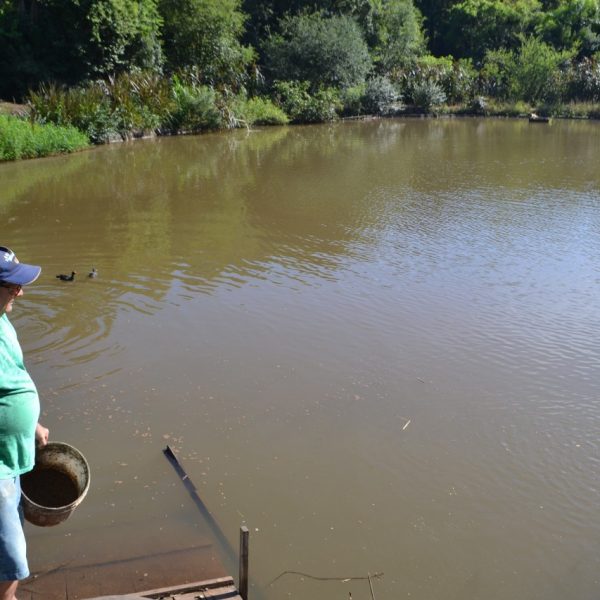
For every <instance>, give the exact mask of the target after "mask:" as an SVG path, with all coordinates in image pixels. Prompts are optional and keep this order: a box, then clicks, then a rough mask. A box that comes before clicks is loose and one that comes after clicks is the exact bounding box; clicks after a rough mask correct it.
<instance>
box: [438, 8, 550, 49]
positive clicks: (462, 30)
mask: <svg viewBox="0 0 600 600" xmlns="http://www.w3.org/2000/svg"><path fill="white" fill-rule="evenodd" d="M540 13H541V5H540V3H539V1H538V0H463V1H462V2H460V3H459V4H455V5H454V6H452V8H450V10H449V11H448V27H447V30H446V32H445V33H444V43H445V46H446V48H447V49H448V52H449V54H451V55H452V56H454V57H455V58H466V57H469V58H473V59H474V60H481V59H482V58H483V57H484V56H485V53H486V52H487V51H488V50H497V49H500V48H509V49H510V48H516V47H518V45H519V36H520V35H523V34H527V33H531V31H532V30H533V28H534V27H535V24H536V22H537V19H538V18H539V16H540Z"/></svg>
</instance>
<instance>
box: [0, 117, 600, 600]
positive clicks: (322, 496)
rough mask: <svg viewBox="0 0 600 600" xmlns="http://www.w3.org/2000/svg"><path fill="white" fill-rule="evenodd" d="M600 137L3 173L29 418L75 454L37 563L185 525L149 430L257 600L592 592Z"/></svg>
mask: <svg viewBox="0 0 600 600" xmlns="http://www.w3.org/2000/svg"><path fill="white" fill-rule="evenodd" d="M599 155H600V123H593V122H590V123H588V122H566V121H565V122H560V121H556V122H553V123H551V124H550V125H539V124H530V123H528V122H526V121H521V120H495V119H489V120H483V119H464V120H459V119H431V120H423V119H405V120H393V119H390V120H380V121H366V122H352V123H338V124H334V125H330V126H327V125H320V126H307V127H288V128H273V129H264V130H257V131H252V132H245V131H238V132H232V133H218V134H210V135H204V136H199V137H181V138H162V139H157V140H148V141H139V142H135V143H129V144H122V145H113V146H109V147H101V148H97V149H94V150H91V151H88V152H84V153H80V154H77V155H74V156H69V157H56V158H50V159H43V160H37V161H27V162H21V163H14V164H2V165H0V182H1V183H0V214H1V216H2V219H3V222H4V234H3V238H2V240H1V242H2V243H3V244H4V245H8V246H10V247H12V248H13V249H14V250H15V251H16V253H17V255H18V256H19V257H20V258H21V260H24V261H28V262H33V263H34V264H40V265H42V266H43V272H42V275H41V277H40V279H39V280H38V282H37V283H36V284H35V285H33V286H31V288H28V289H27V290H26V294H25V295H24V297H23V298H21V299H19V301H18V303H15V308H14V311H13V313H12V321H13V323H15V326H16V328H17V331H18V333H19V335H20V339H21V342H22V345H23V347H24V351H25V355H26V361H27V364H28V366H29V369H30V371H31V373H32V375H33V377H34V379H35V381H36V383H37V385H38V388H39V391H40V396H41V399H42V405H43V418H42V422H43V423H44V424H46V425H47V426H48V427H49V428H50V432H51V437H52V438H53V439H55V440H60V441H65V442H67V443H70V444H72V445H74V446H76V447H77V448H79V449H80V450H81V451H82V452H83V453H84V454H85V455H86V457H87V459H88V461H89V462H90V464H91V468H92V487H91V489H90V492H89V494H88V497H87V498H86V500H85V502H84V503H83V504H82V505H81V506H80V507H79V508H78V509H77V511H76V512H75V513H74V514H73V515H72V517H71V518H70V520H69V521H68V525H62V526H61V527H57V528H52V529H47V530H44V529H33V528H29V529H28V539H29V554H30V557H31V563H32V568H33V569H34V570H35V569H36V568H42V567H45V566H48V565H52V564H61V563H67V562H68V561H70V560H73V557H81V556H84V557H86V556H87V557H88V558H89V560H90V561H102V560H105V559H108V558H110V556H111V552H114V548H115V546H120V547H121V548H125V549H126V551H127V552H128V553H131V554H132V555H135V554H138V555H139V554H143V552H144V550H145V549H147V548H148V546H149V545H151V544H153V543H154V542H153V540H154V539H155V538H156V536H161V538H163V539H165V538H166V539H167V540H170V541H171V542H172V543H173V545H178V544H180V545H186V544H193V543H194V539H195V536H197V535H198V534H199V532H200V531H201V530H202V523H201V519H199V516H198V514H197V510H196V508H195V507H194V506H193V505H192V504H191V502H190V501H189V498H188V497H187V495H186V493H185V490H184V489H183V486H182V485H181V483H180V482H179V481H178V480H177V479H176V477H175V476H174V473H173V471H172V469H171V467H170V465H169V464H168V463H167V461H166V460H165V458H164V456H163V455H162V449H163V448H164V447H165V445H166V444H169V445H171V447H172V448H173V449H174V450H175V451H176V452H177V454H178V456H179V457H180V459H181V461H182V464H184V466H185V468H186V470H187V472H188V474H189V475H190V478H191V479H192V480H193V481H194V483H195V484H196V487H197V488H198V490H199V492H200V494H201V496H202V498H203V500H204V501H205V503H206V505H207V506H208V507H209V509H210V510H211V511H212V512H213V514H214V515H215V518H216V519H217V521H218V522H219V523H220V524H221V526H222V528H223V531H224V532H225V535H226V536H227V537H228V538H229V539H230V540H231V543H232V545H234V546H235V545H237V536H238V529H239V526H240V525H241V524H246V525H247V526H248V527H249V529H250V532H251V567H250V568H251V575H252V578H253V590H254V592H253V593H256V594H259V595H261V596H262V597H264V598H267V599H268V600H271V599H272V600H275V599H278V598H287V597H292V598H310V599H311V600H321V599H323V600H325V599H329V598H332V597H335V598H347V597H348V594H349V593H351V594H352V597H353V598H355V599H359V598H369V597H371V596H370V590H369V587H368V584H367V582H366V581H365V580H364V579H363V580H358V579H357V580H352V581H346V582H341V581H338V580H335V579H333V578H350V577H365V576H367V574H371V575H373V574H374V573H383V576H381V577H379V578H377V579H375V580H374V581H373V591H374V594H375V596H376V597H377V598H388V599H389V598H400V597H410V598H413V599H416V600H431V599H432V598H448V597H449V598H453V597H457V598H462V599H464V598H472V599H476V598H486V599H487V600H494V599H498V600H500V599H502V600H505V599H507V598H528V599H529V600H531V599H537V598H539V599H544V600H564V598H565V597H570V598H592V597H596V596H597V595H598V590H599V589H600V578H599V576H598V574H599V573H600V516H599V513H598V503H599V500H600V498H599V493H600V483H599V473H600V440H599V435H598V432H599V431H600V394H599V391H600V362H599V360H598V359H599V355H600V294H599V291H600V169H599V168H598V156H599ZM92 268H96V269H97V270H98V276H97V277H96V278H88V277H87V273H88V272H89V271H90V270H91V269H92ZM71 270H75V271H77V275H76V277H75V280H74V281H73V282H64V281H60V280H58V279H56V278H55V275H56V274H59V273H70V272H71ZM82 540H87V542H85V543H83V542H82ZM285 571H297V572H302V573H306V574H309V575H313V576H315V577H323V578H332V579H331V580H327V581H323V580H318V579H311V578H309V577H305V576H304V577H302V576H299V575H295V574H291V573H288V574H286V575H283V576H281V577H279V576H280V575H281V574H282V573H283V572H285Z"/></svg>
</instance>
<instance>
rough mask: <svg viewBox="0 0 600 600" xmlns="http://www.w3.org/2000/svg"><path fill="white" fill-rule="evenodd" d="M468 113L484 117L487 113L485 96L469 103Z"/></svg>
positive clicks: (477, 97)
mask: <svg viewBox="0 0 600 600" xmlns="http://www.w3.org/2000/svg"><path fill="white" fill-rule="evenodd" d="M469 111H470V112H472V113H475V114H476V115H485V114H487V112H488V103H487V100H486V99H485V96H476V97H475V98H473V100H471V102H470V103H469Z"/></svg>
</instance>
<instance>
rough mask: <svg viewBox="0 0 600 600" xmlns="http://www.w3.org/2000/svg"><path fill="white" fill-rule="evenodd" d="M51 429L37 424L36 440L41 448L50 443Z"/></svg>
mask: <svg viewBox="0 0 600 600" xmlns="http://www.w3.org/2000/svg"><path fill="white" fill-rule="evenodd" d="M49 433H50V432H49V431H48V430H47V429H46V428H45V427H44V426H43V425H40V424H39V423H38V424H37V425H36V426H35V442H36V444H37V445H38V447H39V448H41V447H42V446H45V445H46V444H47V443H48V435H49Z"/></svg>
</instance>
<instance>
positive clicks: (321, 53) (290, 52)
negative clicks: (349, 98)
mask: <svg viewBox="0 0 600 600" xmlns="http://www.w3.org/2000/svg"><path fill="white" fill-rule="evenodd" d="M264 56H265V60H266V62H267V68H268V72H269V74H270V75H271V78H272V79H273V80H290V81H308V82H310V84H311V87H312V89H313V90H315V89H317V88H319V87H320V86H334V87H341V88H346V87H351V86H353V85H358V84H360V83H363V82H364V81H365V78H366V76H367V74H368V72H369V71H370V69H371V66H372V63H371V58H370V56H369V50H368V48H367V44H366V43H365V41H364V39H363V36H362V33H361V31H360V28H359V27H358V25H357V24H356V22H355V21H354V20H353V19H352V18H350V17H348V16H346V15H339V16H332V17H326V16H324V15H323V14H322V13H312V14H302V15H296V16H291V17H284V19H283V21H282V23H281V33H280V34H276V35H272V36H270V37H269V39H268V40H267V42H266V44H265V53H264Z"/></svg>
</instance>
